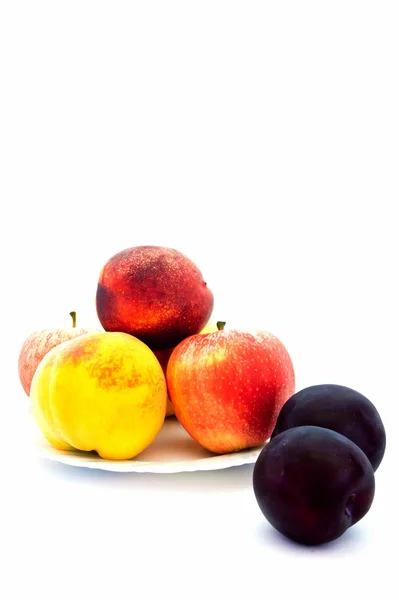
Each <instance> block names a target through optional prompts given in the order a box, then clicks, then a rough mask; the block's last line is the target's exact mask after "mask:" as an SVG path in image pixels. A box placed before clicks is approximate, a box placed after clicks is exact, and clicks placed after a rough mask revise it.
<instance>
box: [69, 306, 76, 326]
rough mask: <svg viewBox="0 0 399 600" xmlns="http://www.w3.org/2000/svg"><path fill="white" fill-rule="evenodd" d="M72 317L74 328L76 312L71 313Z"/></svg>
mask: <svg viewBox="0 0 399 600" xmlns="http://www.w3.org/2000/svg"><path fill="white" fill-rule="evenodd" d="M69 314H70V315H71V317H72V327H76V312H75V311H74V310H73V311H72V312H70V313H69Z"/></svg>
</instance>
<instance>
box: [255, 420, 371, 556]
mask: <svg viewBox="0 0 399 600" xmlns="http://www.w3.org/2000/svg"><path fill="white" fill-rule="evenodd" d="M253 487H254V492H255V497H256V499H257V501H258V504H259V507H260V509H261V511H262V513H263V514H264V516H265V517H266V519H267V520H268V521H269V523H270V524H271V525H273V527H275V528H276V529H277V530H278V531H279V532H280V533H282V534H283V535H285V536H287V537H289V538H290V539H292V540H295V541H296V542H299V543H300V544H307V545H316V544H323V543H325V542H330V541H332V540H334V539H336V538H338V537H339V536H341V535H342V534H343V533H344V532H345V531H346V530H347V529H348V528H349V527H351V526H352V525H354V524H355V523H357V522H358V521H359V520H360V519H361V518H362V517H364V515H365V514H366V513H367V511H368V510H369V508H370V506H371V504H372V502H373V498H374V471H373V468H372V466H371V464H370V461H369V460H368V458H367V456H366V455H365V454H364V452H363V451H362V450H360V448H359V447H358V446H357V445H356V444H354V443H353V442H352V441H351V440H349V439H348V438H346V437H345V436H343V435H341V434H340V433H337V432H335V431H332V430H331V429H325V428H323V427H314V426H302V427H294V428H293V429H288V430H287V431H284V432H283V433H280V435H278V436H276V437H275V438H273V439H272V440H271V441H270V442H269V443H268V444H267V445H266V446H265V447H264V448H263V450H262V451H261V453H260V455H259V456H258V459H257V461H256V463H255V467H254V472H253Z"/></svg>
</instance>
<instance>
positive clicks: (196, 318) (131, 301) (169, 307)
mask: <svg viewBox="0 0 399 600" xmlns="http://www.w3.org/2000/svg"><path fill="white" fill-rule="evenodd" d="M96 306H97V314H98V318H99V320H100V322H101V324H102V326H103V327H104V329H105V330H106V331H123V332H125V333H130V334H131V335H134V336H135V337H137V338H139V339H140V340H142V341H143V342H145V343H146V344H147V345H148V346H149V347H150V348H152V349H153V350H163V349H167V348H173V347H174V346H176V345H177V344H178V343H179V342H180V341H181V340H183V339H184V338H186V337H187V336H190V335H194V334H196V333H198V332H199V331H201V329H202V328H203V327H204V326H205V325H206V323H207V322H208V320H209V317H210V315H211V313H212V309H213V294H212V292H211V290H210V289H209V288H208V287H207V284H206V283H205V281H204V279H203V277H202V274H201V272H200V271H199V269H198V268H197V266H196V265H195V264H194V263H193V262H192V261H191V260H190V259H189V258H187V256H185V255H184V254H182V253H181V252H178V251H177V250H173V249H172V248H162V247H160V246H136V247H133V248H127V249H126V250H122V251H121V252H118V254H115V255H114V256H112V257H111V258H110V259H109V260H108V261H107V263H106V264H105V265H104V267H103V268H102V270H101V273H100V277H99V281H98V287H97V296H96Z"/></svg>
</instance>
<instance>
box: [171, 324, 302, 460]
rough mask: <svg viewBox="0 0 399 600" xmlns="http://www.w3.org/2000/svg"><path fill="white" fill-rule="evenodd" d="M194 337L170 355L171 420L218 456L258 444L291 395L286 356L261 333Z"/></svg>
mask: <svg viewBox="0 0 399 600" xmlns="http://www.w3.org/2000/svg"><path fill="white" fill-rule="evenodd" d="M218 326H219V327H220V328H221V330H220V331H218V332H216V333H208V334H205V335H194V336H191V337H189V338H187V339H185V340H183V341H182V342H181V343H180V344H179V345H178V346H176V348H175V349H174V351H173V352H172V355H171V357H170V359H169V362H168V366H167V372H166V373H167V384H168V390H169V394H170V397H171V400H172V402H173V406H174V410H175V413H176V417H177V418H178V420H179V421H180V423H181V424H182V425H183V427H184V428H185V429H186V430H187V432H188V433H189V434H190V435H191V436H192V437H193V438H194V439H195V440H196V441H197V442H199V444H201V446H203V447H204V448H206V449H208V450H210V451H211V452H215V453H218V454H224V453H227V452H234V451H237V450H242V449H243V448H249V447H253V446H259V445H260V444H263V443H264V442H266V441H267V440H268V439H269V438H270V436H271V434H272V431H273V429H274V425H275V423H276V420H277V416H278V414H279V412H280V409H281V407H282V406H283V404H284V403H285V402H286V401H287V400H288V398H290V396H292V394H293V393H294V392H295V376H294V369H293V366H292V362H291V358H290V356H289V354H288V352H287V350H286V348H285V347H284V345H283V344H282V343H281V342H280V340H278V339H277V338H276V337H275V336H274V335H272V334H271V333H268V332H266V331H257V332H254V333H249V332H244V331H237V330H231V331H224V330H223V329H222V327H223V326H224V323H220V324H218Z"/></svg>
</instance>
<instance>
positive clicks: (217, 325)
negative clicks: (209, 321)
mask: <svg viewBox="0 0 399 600" xmlns="http://www.w3.org/2000/svg"><path fill="white" fill-rule="evenodd" d="M225 325H226V321H218V322H217V323H216V327H217V328H218V331H223V329H224V326H225Z"/></svg>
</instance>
